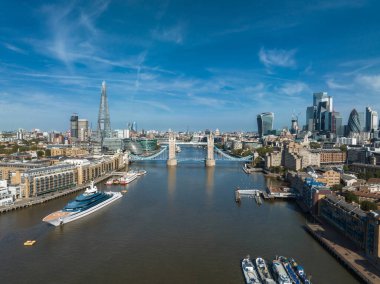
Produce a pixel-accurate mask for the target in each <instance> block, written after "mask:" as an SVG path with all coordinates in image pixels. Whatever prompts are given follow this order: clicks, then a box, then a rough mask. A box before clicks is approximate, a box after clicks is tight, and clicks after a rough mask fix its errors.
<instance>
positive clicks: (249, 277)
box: [241, 255, 262, 284]
mask: <svg viewBox="0 0 380 284" xmlns="http://www.w3.org/2000/svg"><path fill="white" fill-rule="evenodd" d="M241 268H242V270H243V274H244V278H245V283H247V284H260V283H262V282H261V281H260V279H259V277H258V275H257V273H256V271H255V267H254V265H253V263H252V261H251V259H250V258H249V255H247V257H246V258H244V259H243V260H242V261H241Z"/></svg>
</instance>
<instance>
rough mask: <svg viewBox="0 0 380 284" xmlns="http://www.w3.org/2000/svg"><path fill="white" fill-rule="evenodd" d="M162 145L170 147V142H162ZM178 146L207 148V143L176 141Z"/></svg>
mask: <svg viewBox="0 0 380 284" xmlns="http://www.w3.org/2000/svg"><path fill="white" fill-rule="evenodd" d="M159 144H160V145H169V141H160V142H159ZM175 144H176V145H196V146H197V145H203V146H207V142H183V141H182V142H181V141H178V140H177V141H176V142H175Z"/></svg>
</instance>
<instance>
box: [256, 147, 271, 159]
mask: <svg viewBox="0 0 380 284" xmlns="http://www.w3.org/2000/svg"><path fill="white" fill-rule="evenodd" d="M256 152H257V153H258V154H259V155H260V157H262V158H264V157H265V155H266V154H267V153H272V152H273V148H272V147H268V146H265V147H260V148H257V149H256Z"/></svg>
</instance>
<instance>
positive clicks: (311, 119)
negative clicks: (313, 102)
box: [306, 106, 316, 131]
mask: <svg viewBox="0 0 380 284" xmlns="http://www.w3.org/2000/svg"><path fill="white" fill-rule="evenodd" d="M315 114H316V107H315V106H310V107H307V109H306V129H307V130H309V131H314V130H315Z"/></svg>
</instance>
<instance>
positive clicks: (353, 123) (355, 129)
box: [347, 109, 362, 135]
mask: <svg viewBox="0 0 380 284" xmlns="http://www.w3.org/2000/svg"><path fill="white" fill-rule="evenodd" d="M347 128H348V129H347V130H348V134H349V135H352V134H359V133H360V132H361V131H362V126H361V124H360V118H359V114H358V112H357V111H356V109H353V110H352V111H351V113H350V117H349V118H348V125H347Z"/></svg>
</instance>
